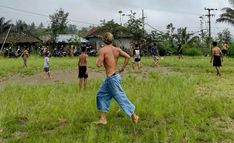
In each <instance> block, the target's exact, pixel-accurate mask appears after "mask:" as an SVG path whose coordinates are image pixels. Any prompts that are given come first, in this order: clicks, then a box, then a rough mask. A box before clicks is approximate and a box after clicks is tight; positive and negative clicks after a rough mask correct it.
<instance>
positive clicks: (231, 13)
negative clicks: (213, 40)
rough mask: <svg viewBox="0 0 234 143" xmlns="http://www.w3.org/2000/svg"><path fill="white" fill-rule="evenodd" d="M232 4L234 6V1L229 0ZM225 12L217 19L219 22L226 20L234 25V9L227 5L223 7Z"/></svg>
mask: <svg viewBox="0 0 234 143" xmlns="http://www.w3.org/2000/svg"><path fill="white" fill-rule="evenodd" d="M229 2H230V4H231V5H232V6H234V1H233V0H229ZM222 11H223V13H222V14H221V15H220V17H219V18H218V19H217V20H216V21H217V22H225V23H229V24H231V25H234V9H232V8H230V7H225V8H223V9H222Z"/></svg>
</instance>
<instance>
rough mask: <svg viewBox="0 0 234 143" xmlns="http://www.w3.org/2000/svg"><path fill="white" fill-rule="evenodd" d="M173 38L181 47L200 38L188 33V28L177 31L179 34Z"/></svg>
mask: <svg viewBox="0 0 234 143" xmlns="http://www.w3.org/2000/svg"><path fill="white" fill-rule="evenodd" d="M173 37H174V38H175V39H176V41H177V42H178V43H180V44H181V45H186V44H192V43H193V42H194V41H196V40H197V38H198V37H197V36H194V33H188V32H187V28H186V27H185V28H179V29H177V34H174V35H173Z"/></svg>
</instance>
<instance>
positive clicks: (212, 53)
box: [210, 49, 214, 63]
mask: <svg viewBox="0 0 234 143" xmlns="http://www.w3.org/2000/svg"><path fill="white" fill-rule="evenodd" d="M213 57H214V50H213V49H212V50H211V57H210V62H211V63H212V61H213Z"/></svg>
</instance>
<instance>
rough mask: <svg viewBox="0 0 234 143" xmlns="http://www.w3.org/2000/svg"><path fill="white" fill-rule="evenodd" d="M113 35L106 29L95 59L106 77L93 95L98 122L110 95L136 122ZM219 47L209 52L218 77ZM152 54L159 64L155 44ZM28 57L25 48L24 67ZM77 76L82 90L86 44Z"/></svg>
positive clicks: (101, 121) (103, 116) (138, 58)
mask: <svg viewBox="0 0 234 143" xmlns="http://www.w3.org/2000/svg"><path fill="white" fill-rule="evenodd" d="M113 40H114V37H113V35H112V34H111V33H109V32H107V33H105V34H104V36H103V42H104V43H105V45H104V46H103V47H102V48H101V49H100V50H99V55H98V58H97V60H96V66H97V67H98V68H99V67H102V66H104V68H105V72H106V78H105V80H104V81H103V82H102V84H101V86H100V88H99V90H98V92H97V96H96V101H97V109H98V110H99V111H100V118H99V120H98V121H97V122H95V123H96V124H98V125H106V124H107V118H106V113H107V112H108V111H109V107H110V102H111V100H112V98H114V99H115V100H116V101H117V103H118V104H119V106H120V107H121V108H122V109H123V111H124V112H125V113H126V114H127V115H128V116H129V117H130V118H131V119H132V122H133V123H137V122H138V120H139V116H137V115H136V113H135V106H134V105H133V104H132V102H131V101H130V100H129V99H128V98H127V96H126V93H125V92H124V90H123V88H122V86H121V76H120V74H121V73H122V72H123V71H124V70H125V68H126V66H127V65H128V63H129V58H130V56H129V55H128V54H127V53H126V52H124V51H123V50H122V49H121V48H117V47H114V46H113V45H112V43H113ZM222 47H223V48H222V49H220V48H218V47H217V42H213V43H212V55H211V61H210V62H213V66H214V67H215V68H216V70H217V75H218V76H221V72H220V67H221V65H222V64H221V63H222V61H223V54H226V50H227V48H228V45H227V44H225V43H224V44H223V45H222ZM43 54H44V57H45V58H44V71H45V73H46V75H47V76H48V77H49V78H50V77H51V75H50V70H49V67H50V65H49V53H48V50H46V49H44V51H43ZM151 54H152V57H153V60H154V64H155V65H157V64H158V60H159V52H158V49H157V47H156V44H153V47H152V48H151ZM178 54H179V59H180V58H183V57H182V56H183V49H182V45H181V44H179V45H178ZM28 56H29V52H28V49H27V48H26V49H25V50H24V51H23V53H22V55H21V57H22V58H23V62H24V66H25V67H27V58H28ZM119 57H123V58H124V63H123V65H122V66H121V68H120V69H117V62H118V59H119ZM134 61H135V62H136V66H137V68H138V69H139V68H140V61H141V56H140V49H139V45H137V44H136V45H135V50H134ZM78 71H79V72H78V78H79V86H80V88H81V89H84V88H85V86H86V80H87V78H88V55H87V54H86V47H85V46H84V47H81V54H80V55H79V59H78Z"/></svg>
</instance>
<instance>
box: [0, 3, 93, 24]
mask: <svg viewBox="0 0 234 143" xmlns="http://www.w3.org/2000/svg"><path fill="white" fill-rule="evenodd" d="M0 7H2V8H6V9H11V10H14V11H19V12H23V13H27V14H31V15H37V16H41V17H47V18H49V16H48V15H46V14H41V13H36V12H32V11H28V10H23V9H18V8H14V7H9V6H4V5H0ZM68 20H69V21H71V22H76V23H82V24H88V25H96V24H94V23H89V22H84V21H80V20H73V19H68Z"/></svg>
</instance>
